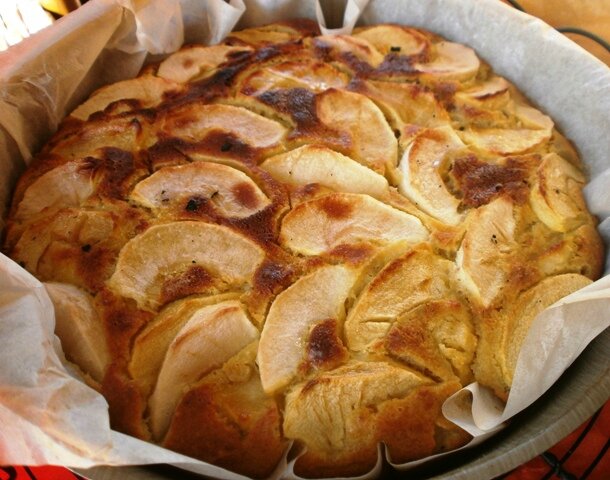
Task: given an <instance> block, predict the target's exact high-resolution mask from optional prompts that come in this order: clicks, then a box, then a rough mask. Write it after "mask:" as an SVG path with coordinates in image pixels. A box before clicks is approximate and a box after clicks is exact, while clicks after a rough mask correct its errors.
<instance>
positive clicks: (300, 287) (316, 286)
mask: <svg viewBox="0 0 610 480" xmlns="http://www.w3.org/2000/svg"><path fill="white" fill-rule="evenodd" d="M356 278H357V277H356V272H355V271H354V270H350V269H348V268H346V267H343V266H341V265H333V266H325V267H321V268H319V269H318V270H316V271H314V272H313V273H310V274H309V275H306V276H305V277H302V278H300V279H299V280H297V281H296V282H295V283H294V284H292V285H291V286H290V287H288V288H287V289H286V290H284V291H283V292H282V293H280V294H279V295H278V296H277V297H276V299H275V300H274V302H273V304H272V305H271V308H270V309H269V314H268V315H267V320H266V322H265V326H264V327H263V332H262V333H261V339H260V344H259V348H258V357H257V358H258V366H259V369H260V374H261V381H262V383H263V389H264V390H265V392H267V393H269V394H272V393H275V392H277V391H279V390H281V389H282V388H284V387H285V386H286V385H288V384H289V383H290V382H291V381H292V379H293V378H294V377H295V376H296V375H297V373H298V371H299V367H300V366H301V364H302V363H304V362H305V360H306V353H307V348H306V343H307V338H308V335H309V334H310V332H311V331H312V330H313V329H314V328H315V327H316V325H319V324H322V323H323V322H326V321H328V320H333V321H335V322H337V323H342V322H343V319H344V318H345V310H344V303H345V300H346V299H347V296H348V294H349V292H350V290H351V288H352V285H353V284H354V282H355V281H356Z"/></svg>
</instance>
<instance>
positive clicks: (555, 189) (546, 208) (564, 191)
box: [530, 153, 586, 232]
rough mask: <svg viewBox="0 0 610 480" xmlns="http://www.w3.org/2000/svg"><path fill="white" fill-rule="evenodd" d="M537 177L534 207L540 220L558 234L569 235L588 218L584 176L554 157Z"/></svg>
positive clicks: (544, 163)
mask: <svg viewBox="0 0 610 480" xmlns="http://www.w3.org/2000/svg"><path fill="white" fill-rule="evenodd" d="M537 173H538V174H537V176H536V182H535V183H534V185H533V187H532V190H531V193H530V204H531V206H532V208H533V209H534V212H535V213H536V215H537V216H538V218H540V220H542V221H543V222H544V223H545V225H546V226H547V227H549V228H550V229H552V230H555V231H557V232H567V231H568V230H571V229H573V228H575V227H577V226H578V225H580V224H581V223H582V222H583V221H584V220H585V218H586V205H585V201H584V199H583V196H582V187H583V185H584V183H585V177H584V175H583V174H582V172H580V171H579V170H577V169H576V168H575V167H574V166H573V165H571V164H569V163H568V162H567V161H566V160H564V159H563V158H561V157H560V156H559V155H557V154H555V153H550V154H548V155H546V156H545V157H544V158H543V159H542V163H541V164H540V166H539V167H538V172H537Z"/></svg>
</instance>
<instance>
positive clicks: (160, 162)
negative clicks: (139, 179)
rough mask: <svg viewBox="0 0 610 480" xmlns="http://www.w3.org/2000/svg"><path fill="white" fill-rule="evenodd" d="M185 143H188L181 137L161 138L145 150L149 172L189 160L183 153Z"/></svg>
mask: <svg viewBox="0 0 610 480" xmlns="http://www.w3.org/2000/svg"><path fill="white" fill-rule="evenodd" d="M187 145H188V143H187V142H186V141H184V140H182V139H181V138H177V137H166V138H161V139H160V140H159V141H158V142H157V143H155V144H154V145H153V146H152V147H150V148H149V149H148V150H147V151H146V161H147V163H148V168H149V170H150V171H151V172H156V171H157V170H159V169H160V168H163V167H170V166H175V165H182V164H184V163H187V162H188V161H189V160H188V157H187V156H186V154H185V153H184V149H185V148H186V147H187Z"/></svg>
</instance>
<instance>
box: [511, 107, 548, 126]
mask: <svg viewBox="0 0 610 480" xmlns="http://www.w3.org/2000/svg"><path fill="white" fill-rule="evenodd" d="M515 116H516V117H517V119H518V120H519V121H520V122H521V125H522V126H523V127H525V128H531V129H534V130H544V131H546V132H551V130H553V127H554V126H555V123H554V122H553V120H552V119H551V117H549V116H548V115H545V114H544V113H542V112H541V111H540V110H537V109H535V108H533V107H530V106H528V105H522V104H517V105H515Z"/></svg>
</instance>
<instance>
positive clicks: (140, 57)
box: [0, 0, 610, 478]
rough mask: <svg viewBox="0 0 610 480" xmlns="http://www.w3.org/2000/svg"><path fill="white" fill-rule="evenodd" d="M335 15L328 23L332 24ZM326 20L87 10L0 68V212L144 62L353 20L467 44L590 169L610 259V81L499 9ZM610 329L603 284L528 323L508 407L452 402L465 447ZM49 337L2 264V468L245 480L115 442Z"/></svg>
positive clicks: (235, 7) (285, 4)
mask: <svg viewBox="0 0 610 480" xmlns="http://www.w3.org/2000/svg"><path fill="white" fill-rule="evenodd" d="M335 3H336V2H335ZM367 3H368V5H367ZM331 7H334V8H330V9H328V8H327V10H326V11H327V12H328V11H330V12H333V11H334V12H340V11H341V9H339V8H338V7H337V6H336V5H331ZM363 10H364V12H363V13H362V11H363ZM244 12H245V13H244ZM322 12H323V10H322V8H321V7H320V5H319V4H318V2H314V1H298V0H231V1H229V2H224V1H222V0H208V1H206V2H201V1H197V0H182V1H178V0H173V1H161V0H149V1H146V0H143V1H135V0H134V1H130V0H97V1H91V2H88V3H87V4H86V5H85V6H84V7H82V8H81V9H79V10H78V11H77V12H76V13H74V14H72V15H69V16H68V17H66V18H64V19H62V20H61V21H60V22H58V23H57V24H56V25H55V26H53V27H52V28H50V29H47V30H44V31H42V32H40V33H39V34H38V35H35V36H34V37H31V38H29V39H27V40H26V41H25V42H23V43H22V44H19V45H18V46H17V47H14V48H12V49H10V50H8V51H7V52H5V53H2V54H0V173H1V175H0V207H2V209H4V211H5V210H6V208H7V205H8V202H9V199H10V193H11V189H12V186H13V185H14V182H15V180H16V177H17V175H18V174H19V173H20V172H21V171H22V170H23V169H24V166H25V164H26V163H27V162H28V161H29V159H30V158H31V157H32V154H33V152H35V151H36V150H37V149H38V148H39V147H40V146H41V145H42V144H43V143H44V142H45V141H46V139H47V138H48V137H49V136H50V135H51V133H52V132H53V131H54V130H55V129H56V128H57V125H58V123H59V121H60V120H61V119H62V118H63V117H64V116H65V115H66V114H67V113H69V111H70V110H71V109H72V108H74V107H75V106H76V105H78V104H79V103H80V102H82V101H83V99H84V98H86V96H87V95H89V94H90V93H91V91H92V90H94V89H95V88H97V87H99V86H101V85H104V84H106V83H110V82H114V81H118V80H121V79H124V78H129V77H133V76H135V75H136V74H137V72H138V71H139V69H140V68H141V67H142V65H143V64H144V62H145V61H146V59H147V56H148V58H150V56H151V55H154V56H157V55H161V54H165V53H169V52H171V51H174V50H176V49H177V48H178V47H179V46H180V45H181V44H182V42H183V41H185V42H187V43H195V42H202V43H215V42H217V41H219V40H220V39H222V38H223V36H224V35H226V33H227V32H229V31H230V30H231V29H232V28H234V27H235V26H236V25H237V27H246V26H250V25H259V24H265V23H269V22H272V21H275V20H280V19H285V18H295V17H309V18H317V19H318V21H319V23H320V25H321V28H322V29H323V31H325V32H328V33H339V32H341V33H345V32H349V31H351V29H352V28H353V26H354V25H355V23H356V21H357V19H358V17H359V16H360V18H361V22H363V23H366V24H372V23H379V22H397V23H403V24H408V25H413V26H419V27H423V28H427V29H429V30H432V31H435V32H437V33H439V34H441V35H443V36H445V37H447V38H449V39H451V40H454V41H458V42H462V43H466V44H468V45H470V46H472V47H473V48H475V49H476V51H477V52H478V54H479V55H480V56H481V57H482V58H483V59H485V60H486V61H488V62H489V63H491V65H492V66H493V68H494V69H495V70H496V72H498V73H499V74H501V75H504V76H506V77H507V78H509V79H510V80H511V81H513V82H514V83H516V84H517V85H518V87H519V88H520V89H521V90H522V91H523V92H524V93H525V94H526V95H528V96H529V97H530V99H533V100H535V103H537V104H538V106H539V107H540V108H541V109H542V110H544V111H545V112H547V113H548V114H550V115H551V116H552V117H553V118H554V120H555V121H556V123H557V125H558V127H559V128H560V129H561V130H562V131H563V132H564V133H565V134H566V135H567V136H568V137H569V138H571V139H572V140H573V141H574V142H575V144H576V146H577V147H578V149H579V151H580V153H581V156H582V158H583V160H584V162H585V163H586V165H587V166H588V168H589V173H590V176H591V178H592V181H591V182H590V184H589V185H588V186H587V188H586V192H585V193H586V196H587V200H588V202H589V206H590V208H591V210H592V212H593V213H594V214H596V215H598V217H599V218H600V221H601V223H600V231H601V232H602V235H604V238H605V239H606V243H607V244H608V241H610V219H609V218H608V217H609V215H610V158H608V155H609V154H608V152H610V135H608V133H609V132H610V70H608V68H607V67H606V66H605V65H604V64H603V63H601V62H599V61H598V60H597V59H595V58H594V57H592V56H591V55H589V54H587V53H586V52H585V51H584V50H582V49H580V48H579V47H578V46H576V45H574V44H572V43H571V42H570V41H568V40H567V39H565V38H564V37H563V36H561V35H560V34H558V33H557V32H555V31H554V30H553V29H551V28H550V27H548V26H547V25H546V24H544V23H543V22H541V21H539V20H537V19H534V18H532V17H529V16H527V15H523V14H521V13H519V12H517V11H515V10H513V9H511V8H509V7H506V6H505V5H503V4H501V3H500V2H497V1H496V0H476V1H467V0H427V1H426V2H422V1H421V0H403V1H389V0H372V1H370V2H367V1H366V0H349V1H348V2H347V7H346V9H345V14H344V16H343V19H342V20H343V21H342V22H341V21H339V22H337V20H340V19H332V23H331V22H330V21H329V23H328V24H329V25H331V24H332V25H335V24H339V25H343V27H341V28H339V29H326V25H327V24H326V22H325V19H324V18H323V13H322ZM1 227H2V223H1V222H0V228H1ZM607 266H610V256H609V257H608V258H607ZM607 274H608V268H607V269H606V273H605V275H607ZM609 325H610V276H605V277H604V278H602V279H601V280H599V281H597V282H595V283H594V284H592V285H590V286H589V287H587V288H586V289H584V290H582V291H580V292H577V293H575V294H573V295H570V296H569V297H567V298H565V299H563V300H562V301H560V302H559V303H558V304H556V305H555V306H553V307H552V308H551V309H549V310H547V311H545V312H544V313H543V314H541V315H540V316H539V317H538V318H537V319H536V321H535V323H534V325H533V326H532V329H531V331H530V334H529V335H528V337H527V339H526V341H525V344H524V347H523V350H522V352H521V355H520V357H519V360H518V364H517V370H516V372H515V377H514V383H513V387H512V391H511V394H510V397H509V400H508V403H507V405H506V406H505V407H504V405H502V404H501V403H500V402H498V401H497V400H496V399H495V397H493V395H491V394H490V393H489V392H488V391H487V390H486V389H485V388H482V387H481V386H479V385H477V384H473V385H470V386H469V387H467V388H465V389H463V390H462V391H461V392H458V394H456V395H455V396H454V397H453V398H452V399H450V400H448V401H447V402H446V404H445V405H444V408H443V411H444V413H445V414H446V416H447V417H448V418H450V419H452V420H453V421H455V422H456V423H457V424H459V425H460V426H462V427H463V428H464V429H466V430H467V431H469V432H470V433H471V434H472V435H473V436H475V440H474V441H473V443H476V442H478V441H481V440H483V439H485V438H487V437H488V436H489V435H491V434H493V433H494V432H495V431H497V430H498V429H500V428H501V427H502V424H503V422H505V421H506V420H507V419H509V418H510V417H512V416H513V415H514V414H515V413H517V412H519V411H521V410H522V409H523V408H525V407H527V406H528V405H529V404H531V403H532V402H533V401H534V400H536V399H537V398H538V397H539V396H540V395H541V394H542V393H543V392H544V391H545V390H546V389H547V388H548V387H549V386H550V385H551V384H552V383H553V382H554V381H555V380H556V379H557V378H558V377H559V376H560V375H561V373H562V372H563V371H564V370H565V369H566V368H567V367H568V366H569V365H570V364H571V363H572V361H573V360H574V359H575V358H576V357H577V356H578V354H579V353H580V352H581V351H582V350H583V349H584V348H585V347H586V345H587V344H588V342H590V341H591V339H592V338H594V337H595V336H596V335H598V334H599V333H600V332H602V331H603V330H604V329H605V328H607V327H608V326H609ZM53 328H54V318H53V314H52V304H51V303H50V300H49V298H48V296H47V295H46V292H45V289H44V286H43V285H42V284H41V283H40V282H38V281H37V280H36V279H35V278H33V277H32V276H31V275H30V274H29V273H27V272H26V271H25V270H23V269H22V268H20V267H19V266H17V265H16V264H15V263H14V262H12V261H11V260H9V259H8V258H6V257H4V256H2V255H0V365H1V367H0V425H2V428H1V429H0V464H2V463H4V464H29V465H37V464H62V465H67V466H72V467H81V468H87V467H91V466H94V465H101V464H107V465H129V464H131V465H134V464H148V463H172V464H175V465H177V466H181V467H183V468H188V469H189V470H193V471H196V472H199V473H202V474H205V475H209V476H213V477H217V478H243V477H240V476H238V475H235V474H232V473H230V472H227V471H225V470H222V469H220V468H217V467H214V466H210V465H208V464H205V463H203V462H199V461H195V460H192V459H189V458H188V457H185V456H182V455H179V454H176V453H173V452H170V451H168V450H165V449H163V448H160V447H157V446H154V445H151V444H148V443H145V442H142V441H140V440H137V439H135V438H131V437H128V436H126V435H123V434H120V433H118V432H114V431H112V430H110V428H109V421H108V414H107V405H106V402H105V400H104V399H103V397H101V395H99V394H98V393H97V392H95V391H94V390H92V389H90V388H89V387H87V386H86V385H85V384H83V383H81V382H80V381H79V380H77V378H76V376H73V375H72V374H71V372H70V371H69V367H67V366H66V363H65V361H64V359H63V354H62V353H61V348H60V345H59V341H58V339H57V338H56V337H55V336H54V335H53ZM17 359H18V360H17ZM382 450H383V448H382V447H380V456H379V459H380V460H379V462H378V465H377V467H376V469H375V470H374V471H372V472H371V473H370V474H368V475H366V476H364V477H362V478H370V477H373V476H375V475H376V474H377V473H378V472H379V471H380V468H381V459H382ZM388 460H389V461H391V459H388ZM424 461H425V460H424ZM420 463H421V461H420V462H412V463H411V464H406V465H399V466H397V467H398V468H409V467H410V466H412V465H414V464H420ZM292 466H293V462H289V461H288V460H287V459H284V460H283V462H282V463H281V464H280V465H279V466H278V469H277V471H276V473H275V474H274V475H273V478H279V477H283V478H296V477H295V475H294V473H293V472H292Z"/></svg>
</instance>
